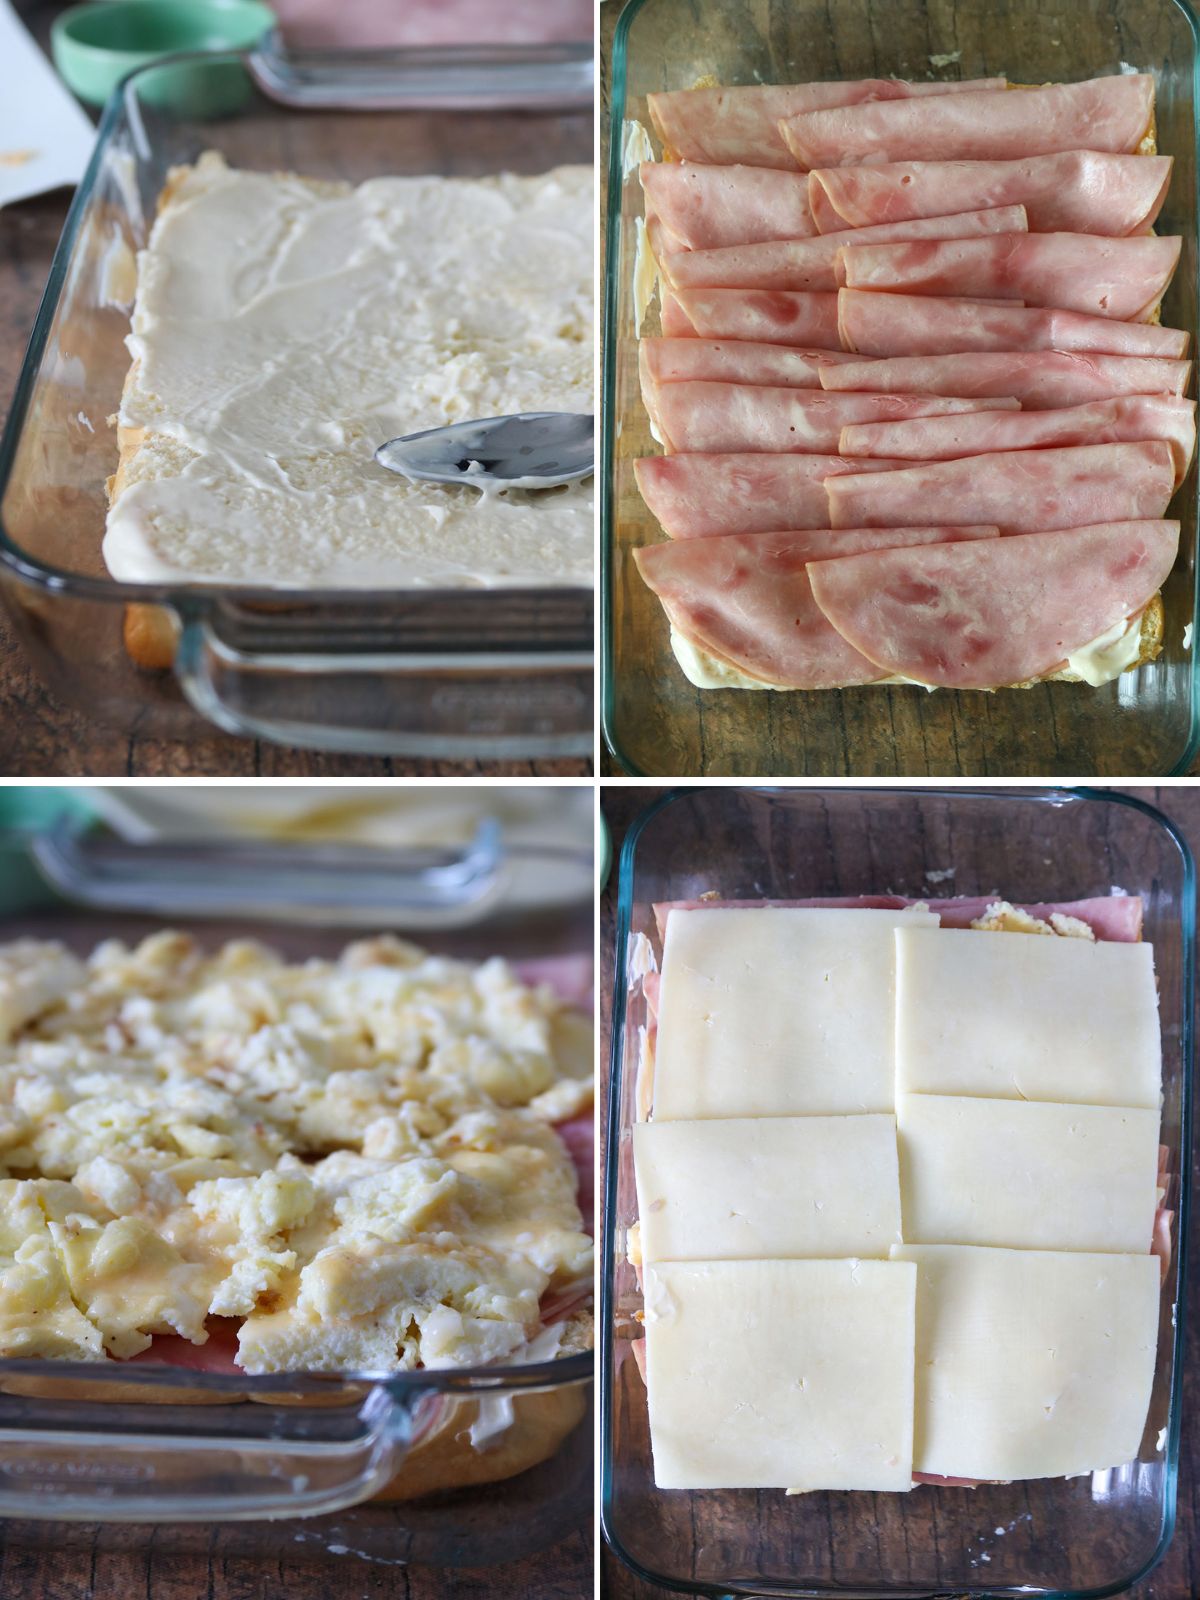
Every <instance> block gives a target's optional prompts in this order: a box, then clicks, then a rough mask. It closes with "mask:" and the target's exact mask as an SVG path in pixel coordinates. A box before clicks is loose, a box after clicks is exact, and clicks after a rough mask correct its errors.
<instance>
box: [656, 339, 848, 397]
mask: <svg viewBox="0 0 1200 1600" xmlns="http://www.w3.org/2000/svg"><path fill="white" fill-rule="evenodd" d="M856 359H857V357H856V356H854V355H852V354H849V353H847V352H846V351H844V350H796V349H793V348H792V346H791V345H786V344H756V343H754V342H753V341H752V340H749V339H658V338H646V339H642V340H641V342H640V344H639V346H638V367H639V370H640V373H641V379H642V390H643V393H644V392H645V389H646V385H647V384H648V383H687V382H689V381H691V382H702V383H767V384H773V385H774V386H775V387H776V388H780V389H819V388H820V387H821V379H820V376H819V374H820V370H821V368H822V367H829V366H837V365H838V364H839V363H840V362H843V361H854V360H856Z"/></svg>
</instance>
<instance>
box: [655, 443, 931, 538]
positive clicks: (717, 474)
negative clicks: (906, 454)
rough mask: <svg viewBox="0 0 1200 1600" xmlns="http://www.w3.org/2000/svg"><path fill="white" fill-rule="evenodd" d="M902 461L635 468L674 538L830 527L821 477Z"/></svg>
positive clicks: (707, 462) (689, 459) (690, 461)
mask: <svg viewBox="0 0 1200 1600" xmlns="http://www.w3.org/2000/svg"><path fill="white" fill-rule="evenodd" d="M903 465H904V463H903V462H900V461H848V460H843V459H842V457H840V456H827V455H811V456H793V455H755V454H732V455H722V454H717V455H688V456H646V457H645V458H644V459H643V460H641V461H635V462H634V464H633V470H634V474H635V476H636V478H637V485H638V488H639V490H640V491H641V495H642V499H643V500H644V501H645V502H646V504H647V505H648V506H649V508H650V510H651V511H652V512H653V514H654V515H655V516H656V517H657V518H658V520H659V522H660V523H661V524H662V526H663V529H664V531H665V532H666V533H669V534H670V535H671V537H672V538H673V539H699V538H707V537H711V536H714V535H720V534H724V533H768V532H770V531H771V530H772V529H773V528H779V527H783V528H791V529H804V528H827V527H828V526H829V496H828V494H826V492H825V480H826V478H832V477H835V476H836V475H837V474H838V473H841V472H854V473H863V472H884V471H886V470H887V469H888V468H889V467H895V466H903Z"/></svg>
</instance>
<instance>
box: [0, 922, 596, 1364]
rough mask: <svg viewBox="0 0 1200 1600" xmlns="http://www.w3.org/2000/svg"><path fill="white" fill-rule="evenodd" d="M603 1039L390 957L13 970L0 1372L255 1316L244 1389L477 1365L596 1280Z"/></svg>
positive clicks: (549, 1013) (493, 983) (104, 951)
mask: <svg viewBox="0 0 1200 1600" xmlns="http://www.w3.org/2000/svg"><path fill="white" fill-rule="evenodd" d="M591 1063H592V1030H591V1026H590V1022H589V1020H588V1019H586V1018H585V1017H583V1016H582V1015H580V1014H579V1013H577V1012H574V1011H572V1010H571V1009H570V1008H568V1007H567V1006H565V1005H563V1004H562V1003H561V1002H559V1001H558V1000H557V999H555V998H554V997H553V996H552V995H551V994H550V993H549V992H548V991H546V990H534V989H530V988H528V987H527V986H526V985H525V984H523V983H521V982H520V981H519V980H518V979H517V978H516V976H515V975H514V974H513V973H512V971H511V970H510V969H509V968H508V967H507V966H506V965H505V963H504V962H503V961H500V960H493V961H487V962H485V963H483V964H482V965H480V966H472V965H468V964H466V963H463V962H459V961H452V960H448V959H446V958H443V957H439V956H431V955H427V954H426V953H425V952H423V951H421V950H419V949H417V948H416V947H414V946H411V945H407V944H403V943H401V942H399V941H397V940H393V939H375V940H369V941H363V942H360V943H358V944H354V945H351V946H350V947H349V948H348V949H347V950H346V951H345V952H344V953H343V955H342V956H341V958H340V959H339V960H338V961H336V962H327V961H308V962H305V963H302V964H288V963H286V962H285V961H284V960H283V959H282V958H281V957H279V956H278V955H276V954H275V953H273V952H272V951H270V950H267V949H265V948H264V947H262V946H261V945H258V944H255V943H251V942H248V941H241V942H235V943H231V944H228V945H226V946H225V947H224V948H223V949H221V950H219V951H217V952H216V953H215V954H213V955H205V954H204V953H202V952H201V951H200V950H199V949H198V948H197V947H196V946H195V945H194V944H193V943H192V941H191V940H190V939H189V938H187V937H186V936H185V935H183V934H178V933H169V932H168V933H161V934H157V935H155V936H153V937H152V938H149V939H147V940H145V941H144V942H143V943H142V944H140V945H139V946H137V948H136V949H128V948H126V947H125V946H124V945H122V944H119V943H116V942H112V943H108V944H104V945H101V946H100V948H99V949H97V950H96V951H95V953H94V954H93V955H92V956H91V958H90V959H89V960H87V961H80V960H78V959H77V958H76V957H74V956H73V955H71V954H70V953H69V952H68V951H66V950H64V949H63V948H62V947H61V946H59V945H56V944H50V943H41V942H38V941H33V940H23V941H20V942H19V943H16V944H12V945H8V946H6V947H3V948H0V1355H4V1356H58V1357H70V1358H74V1359H80V1358H97V1359H103V1358H104V1356H105V1354H106V1353H107V1354H108V1355H111V1356H115V1357H121V1358H123V1357H128V1356H132V1355H136V1354H137V1353H138V1352H139V1351H140V1350H144V1349H146V1348H147V1347H148V1346H149V1344H150V1342H151V1338H152V1336H153V1335H154V1334H178V1335H181V1336H182V1337H183V1338H185V1339H188V1340H190V1341H191V1342H192V1343H194V1344H203V1343H204V1342H205V1341H206V1339H207V1338H208V1333H207V1331H206V1328H205V1320H206V1318H208V1317H210V1316H220V1317H236V1318H239V1319H242V1320H241V1326H240V1332H239V1342H238V1361H239V1364H240V1365H241V1366H242V1367H244V1368H245V1370H246V1371H248V1372H252V1373H260V1372H279V1371H292V1370H297V1369H301V1368H305V1369H310V1370H317V1371H321V1370H324V1371H331V1370H347V1369H355V1370H370V1371H380V1370H394V1369H396V1368H406V1367H414V1366H417V1365H424V1366H447V1365H474V1364H476V1363H479V1362H483V1361H488V1360H492V1359H496V1358H500V1357H504V1356H506V1355H508V1354H510V1353H512V1352H516V1351H519V1350H520V1349H521V1348H523V1347H524V1346H525V1344H526V1343H527V1341H528V1340H529V1339H530V1338H531V1337H533V1336H534V1335H535V1334H536V1333H537V1332H538V1329H539V1327H540V1313H539V1304H540V1302H541V1300H542V1298H543V1297H544V1296H546V1295H547V1294H554V1295H561V1294H564V1293H565V1294H570V1293H571V1291H572V1290H573V1289H576V1288H581V1287H583V1286H584V1285H586V1284H587V1283H588V1282H590V1278H591V1270H592V1268H591V1250H592V1244H591V1240H590V1239H589V1237H588V1236H587V1234H586V1233H585V1232H584V1231H583V1225H582V1219H581V1217H580V1213H579V1208H578V1205H577V1203H576V1178H575V1170H574V1167H573V1166H572V1164H571V1160H570V1158H569V1155H568V1153H567V1150H566V1147H565V1145H564V1144H563V1142H562V1141H561V1140H560V1139H559V1137H558V1135H557V1134H556V1133H555V1132H554V1129H553V1126H552V1124H553V1123H554V1122H557V1121H561V1120H565V1119H566V1118H568V1117H571V1116H574V1115H577V1114H579V1113H581V1112H585V1111H586V1110H587V1109H588V1108H589V1106H590V1104H591V1092H592V1089H591Z"/></svg>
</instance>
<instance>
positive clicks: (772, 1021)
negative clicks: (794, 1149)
mask: <svg viewBox="0 0 1200 1600" xmlns="http://www.w3.org/2000/svg"><path fill="white" fill-rule="evenodd" d="M937 925H938V922H937V918H936V916H934V915H933V914H932V913H930V912H926V911H858V910H853V911H850V910H832V909H818V910H801V909H785V908H782V907H760V908H756V909H754V910H731V911H722V910H712V911H672V913H671V915H670V917H669V918H668V920H667V936H666V940H665V943H664V946H663V970H662V987H661V991H660V996H659V1026H658V1044H657V1050H656V1059H655V1077H654V1114H655V1116H656V1117H657V1118H658V1119H659V1120H660V1121H667V1120H677V1119H688V1118H698V1117H783V1116H797V1115H801V1116H803V1115H821V1114H837V1113H843V1112H844V1113H857V1112H864V1111H892V1110H893V1109H894V1106H895V945H894V935H895V931H896V929H897V928H907V929H910V930H912V931H914V932H916V930H921V934H922V936H926V937H927V936H929V934H931V933H932V932H933V931H935V930H936V928H937Z"/></svg>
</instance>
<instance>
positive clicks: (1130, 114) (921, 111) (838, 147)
mask: <svg viewBox="0 0 1200 1600" xmlns="http://www.w3.org/2000/svg"><path fill="white" fill-rule="evenodd" d="M1153 112H1154V79H1153V78H1152V77H1150V76H1149V74H1147V73H1135V74H1129V75H1128V76H1126V75H1124V74H1122V75H1117V76H1113V77H1108V78H1090V79H1088V80H1087V81H1086V82H1083V83H1060V84H1051V85H1049V86H1047V87H1046V88H1042V89H1013V90H1006V91H1003V92H996V91H995V90H991V91H988V90H984V91H972V92H971V93H968V94H955V95H942V96H939V97H938V98H937V99H934V100H876V101H871V102H866V103H861V104H858V105H846V104H843V105H841V106H837V107H834V108H832V109H821V110H814V111H806V112H803V113H801V114H799V115H794V116H790V117H787V118H786V120H785V121H784V122H783V124H782V127H781V130H780V131H781V133H782V134H783V139H784V142H785V144H786V145H787V148H788V149H789V150H790V151H791V153H792V156H793V157H794V159H795V162H796V165H797V166H798V167H800V168H801V169H802V170H805V171H809V170H814V169H817V168H824V167H854V166H860V165H862V164H863V163H866V162H882V161H886V162H895V161H999V160H1014V159H1017V158H1019V157H1022V156H1036V155H1051V154H1054V153H1056V152H1058V151H1062V150H1105V151H1111V152H1113V153H1115V154H1120V153H1125V154H1132V153H1133V152H1134V151H1136V150H1137V148H1138V146H1139V145H1140V144H1141V142H1142V140H1143V139H1144V138H1145V137H1146V134H1147V132H1148V131H1149V128H1150V121H1151V117H1152V116H1153Z"/></svg>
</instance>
